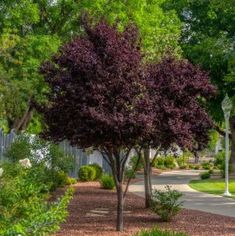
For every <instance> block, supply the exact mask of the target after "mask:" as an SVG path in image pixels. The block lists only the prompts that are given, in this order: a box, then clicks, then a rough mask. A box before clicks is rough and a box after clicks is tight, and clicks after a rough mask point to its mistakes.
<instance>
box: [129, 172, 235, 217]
mask: <svg viewBox="0 0 235 236" xmlns="http://www.w3.org/2000/svg"><path fill="white" fill-rule="evenodd" d="M199 174H200V171H198V170H177V171H170V172H164V173H162V174H160V175H154V176H153V177H152V184H153V189H161V190H162V189H164V186H166V185H169V186H172V189H176V190H179V191H180V192H182V193H183V200H184V204H183V207H184V208H187V209H193V210H199V211H204V212H209V213H214V214H219V215H224V216H232V217H235V200H234V199H230V198H225V197H222V196H218V195H213V194H207V193H202V192H198V191H196V190H194V189H192V188H190V187H189V186H188V183H189V181H190V180H192V179H198V178H199ZM138 177H140V178H142V179H143V176H138ZM129 191H130V192H132V193H134V194H136V195H138V196H142V197H144V181H140V182H136V183H134V184H132V185H130V188H129Z"/></svg>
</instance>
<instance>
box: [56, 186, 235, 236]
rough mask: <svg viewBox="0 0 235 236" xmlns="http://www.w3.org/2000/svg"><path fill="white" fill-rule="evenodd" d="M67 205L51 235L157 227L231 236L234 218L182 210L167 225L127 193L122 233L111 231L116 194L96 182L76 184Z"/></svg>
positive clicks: (105, 235)
mask: <svg viewBox="0 0 235 236" xmlns="http://www.w3.org/2000/svg"><path fill="white" fill-rule="evenodd" d="M74 187H75V194H74V198H73V200H72V201H71V202H70V205H69V216H68V218H67V221H66V222H65V223H64V224H62V226H61V230H60V231H59V232H58V233H57V234H55V236H83V235H84V236H88V235H97V236H117V235H120V236H126V235H135V234H136V233H137V232H138V231H139V230H140V229H142V228H146V229H147V228H152V227H159V228H165V229H171V230H176V231H182V232H186V233H187V234H188V235H189V236H196V235H205V236H207V235H208V236H209V235H210V236H211V235H215V236H221V235H228V236H231V235H234V236H235V218H232V217H225V216H220V215H214V214H210V213H204V212H200V211H195V210H186V209H183V210H182V211H181V212H180V213H179V215H177V217H176V218H175V219H174V220H173V221H172V222H170V223H164V222H161V220H160V219H159V217H158V216H156V215H155V214H154V213H153V212H151V211H150V210H148V209H145V208H144V199H143V198H140V197H138V196H135V195H133V194H131V193H129V194H128V195H127V199H126V202H125V214H124V228H125V231H124V232H122V233H118V232H116V231H115V223H116V193H115V191H110V190H104V189H101V188H100V185H99V183H98V182H88V183H78V184H76V185H75V186H74Z"/></svg>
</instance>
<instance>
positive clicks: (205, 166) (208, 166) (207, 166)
mask: <svg viewBox="0 0 235 236" xmlns="http://www.w3.org/2000/svg"><path fill="white" fill-rule="evenodd" d="M201 165H202V168H203V169H204V170H210V169H212V168H213V164H212V163H210V162H203V163H202V164H201Z"/></svg>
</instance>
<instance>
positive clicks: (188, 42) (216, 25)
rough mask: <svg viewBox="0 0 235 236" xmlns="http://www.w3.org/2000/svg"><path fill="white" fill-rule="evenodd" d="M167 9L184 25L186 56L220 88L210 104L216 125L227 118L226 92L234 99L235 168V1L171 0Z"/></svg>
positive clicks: (234, 136)
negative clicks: (225, 108) (173, 12)
mask: <svg viewBox="0 0 235 236" xmlns="http://www.w3.org/2000/svg"><path fill="white" fill-rule="evenodd" d="M164 8H165V9H167V10H172V9H174V10H176V11H177V13H178V17H179V18H180V19H181V21H182V22H183V24H184V27H183V31H182V36H181V46H182V49H183V54H184V56H185V57H186V58H188V59H189V60H190V61H192V62H193V63H197V64H199V65H200V66H201V67H202V68H203V69H205V70H207V71H209V73H210V77H211V81H212V82H213V83H214V84H215V85H216V86H217V88H218V94H217V96H216V98H215V99H213V100H211V101H209V102H208V104H207V107H208V111H209V112H210V113H211V115H212V117H213V119H214V121H215V123H216V124H219V125H222V123H223V121H224V117H223V112H222V109H221V101H222V100H223V98H224V97H225V94H226V93H227V94H228V95H229V97H230V98H232V100H233V110H232V115H231V122H230V126H231V131H232V132H231V140H232V145H231V146H232V152H231V158H230V160H231V162H232V163H233V171H235V40H234V38H235V0H223V1H220V0H177V1H176V0H169V1H167V2H165V4H164ZM215 127H216V129H217V131H219V132H220V133H221V134H223V132H221V130H220V129H219V127H218V126H217V125H216V126H215Z"/></svg>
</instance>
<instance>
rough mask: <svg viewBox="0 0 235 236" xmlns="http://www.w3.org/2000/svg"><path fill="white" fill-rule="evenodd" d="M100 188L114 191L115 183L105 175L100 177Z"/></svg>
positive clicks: (110, 177)
mask: <svg viewBox="0 0 235 236" xmlns="http://www.w3.org/2000/svg"><path fill="white" fill-rule="evenodd" d="M100 184H101V187H102V188H104V189H114V187H115V183H114V180H113V177H112V176H110V175H107V174H104V175H102V177H101V179H100Z"/></svg>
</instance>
